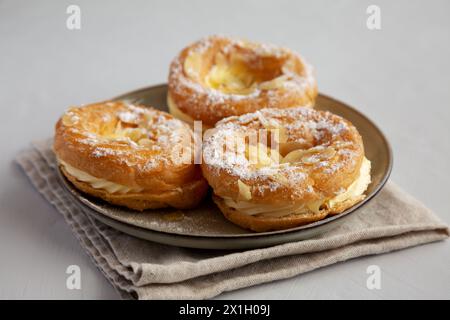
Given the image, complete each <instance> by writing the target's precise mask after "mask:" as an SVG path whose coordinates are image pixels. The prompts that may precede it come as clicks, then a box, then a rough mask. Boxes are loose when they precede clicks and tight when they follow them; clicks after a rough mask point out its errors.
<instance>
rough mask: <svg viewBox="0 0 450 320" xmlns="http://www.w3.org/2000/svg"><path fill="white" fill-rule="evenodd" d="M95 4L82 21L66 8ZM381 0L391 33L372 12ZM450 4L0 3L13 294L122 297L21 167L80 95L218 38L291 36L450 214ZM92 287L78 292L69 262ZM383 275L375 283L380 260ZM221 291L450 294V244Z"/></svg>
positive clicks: (405, 173)
mask: <svg viewBox="0 0 450 320" xmlns="http://www.w3.org/2000/svg"><path fill="white" fill-rule="evenodd" d="M70 4H77V5H79V6H80V8H81V23H82V24H81V30H72V31H71V30H68V29H67V28H66V19H67V16H68V15H67V14H66V8H67V6H68V5H70ZM370 4H376V5H378V6H379V7H380V8H381V27H382V28H381V30H375V31H374V30H369V29H368V28H367V27H366V19H367V16H368V15H367V14H366V8H367V7H368V5H370ZM449 12H450V2H449V1H445V0H443V1H378V0H371V1H361V0H359V1H357V0H355V1H310V2H306V1H260V0H259V1H256V0H254V1H245V0H240V1H238V0H236V1H235V0H228V1H223V0H220V1H192V0H191V1H114V3H113V2H112V1H108V2H107V1H78V0H71V1H66V0H63V1H4V0H2V1H0V57H1V59H0V108H1V129H0V130H1V135H0V143H1V155H0V186H1V187H0V254H1V259H0V261H1V262H0V298H3V299H19V298H55V299H72V298H73V299H80V298H81V299H90V298H94V299H108V298H109V299H115V298H118V295H117V293H116V292H115V291H114V289H113V288H112V287H111V285H110V284H109V283H108V282H107V281H106V279H105V278H104V277H103V276H102V274H101V273H100V271H98V270H97V269H96V268H95V267H94V265H93V264H92V263H91V262H90V260H89V258H88V257H87V255H86V254H85V253H84V252H83V250H82V249H81V247H80V246H79V245H78V243H77V240H76V239H75V238H74V236H73V235H72V234H71V232H70V230H69V228H68V226H67V225H66V224H65V223H64V221H63V219H62V217H61V216H60V215H59V214H58V213H57V212H56V211H55V210H54V209H53V207H52V206H51V205H50V204H48V203H47V202H46V201H44V199H43V198H42V197H41V196H40V195H39V194H38V193H37V192H36V191H35V190H34V189H33V188H32V187H31V185H30V184H29V182H28V181H27V179H26V178H25V176H24V175H23V173H22V172H21V171H20V170H19V168H18V167H17V166H16V165H15V164H14V162H13V159H14V157H15V155H16V154H17V152H18V151H19V150H21V149H24V148H25V147H27V146H28V145H29V143H30V141H31V140H33V139H39V138H46V137H49V136H51V135H52V131H53V125H54V123H55V121H56V120H57V118H58V117H59V116H60V115H61V113H62V112H63V110H65V109H66V107H68V106H69V105H77V104H81V103H88V102H93V101H98V100H102V99H106V98H108V97H112V96H116V95H118V94H120V93H123V92H127V91H129V90H133V89H135V88H139V87H144V86H148V85H152V84H157V83H161V82H164V81H165V80H166V77H167V71H168V65H169V62H170V60H171V59H172V58H173V56H174V55H175V54H176V53H177V52H178V51H179V50H180V49H181V48H182V47H183V46H184V45H186V44H187V43H189V42H192V41H193V40H196V39H198V38H200V37H202V36H204V35H208V34H216V33H219V34H227V35H236V36H242V37H246V38H248V39H255V40H259V41H266V42H272V43H276V44H281V45H285V46H288V47H291V48H293V49H295V50H298V51H299V52H301V53H302V54H303V55H304V56H305V57H306V58H307V59H308V60H309V61H310V62H311V63H312V64H313V65H314V66H315V67H316V71H317V77H318V81H319V87H320V91H321V92H324V93H326V94H329V95H331V96H334V97H336V98H339V99H341V100H343V101H345V102H347V103H349V104H351V105H354V106H355V107H357V108H358V109H359V110H361V111H362V112H364V113H365V114H367V115H368V116H369V117H370V118H371V119H373V120H374V121H375V122H376V123H377V124H378V125H379V126H380V127H381V128H382V130H383V131H384V132H385V133H386V135H387V137H388V138H389V139H390V141H391V143H392V146H393V149H394V155H395V165H394V171H393V174H392V180H394V181H396V182H397V183H398V184H399V185H400V186H402V187H403V188H404V189H406V190H407V191H408V192H410V193H411V194H413V195H414V196H415V197H417V198H418V199H420V200H421V201H423V202H424V203H425V204H426V205H427V206H428V207H430V208H431V209H433V210H434V211H435V212H436V213H437V214H438V215H439V216H440V217H441V218H442V219H443V220H444V221H446V222H449V221H450V211H449V207H450V196H449V195H450V194H449V187H448V180H449V160H450V157H449V156H450V144H449V137H450V126H449V123H450V106H449V101H450V59H449V57H450V19H449V18H448V13H449ZM71 264H76V265H79V266H80V268H81V274H82V289H81V290H68V289H66V277H67V275H66V273H65V271H66V268H67V266H68V265H71ZM371 264H376V265H378V266H380V268H381V271H382V288H381V290H368V289H367V288H366V279H367V274H366V268H367V266H368V265H371ZM219 298H231V299H238V298H244V299H245V298H254V299H270V298H271V299H316V298H325V299H329V298H374V299H378V298H387V299H390V298H446V299H448V298H450V242H449V241H445V242H440V243H434V244H429V245H424V246H420V247H416V248H411V249H407V250H403V251H400V252H394V253H390V254H385V255H380V256H371V257H365V258H360V259H356V260H352V261H347V262H345V263H340V264H336V265H333V266H329V267H326V268H322V269H320V270H316V271H313V272H310V273H307V274H304V275H301V276H297V277H294V278H291V279H287V280H283V281H278V282H274V283H269V284H264V285H260V286H255V287H252V288H247V289H243V290H239V291H235V292H230V293H225V294H223V295H221V296H220V297H219Z"/></svg>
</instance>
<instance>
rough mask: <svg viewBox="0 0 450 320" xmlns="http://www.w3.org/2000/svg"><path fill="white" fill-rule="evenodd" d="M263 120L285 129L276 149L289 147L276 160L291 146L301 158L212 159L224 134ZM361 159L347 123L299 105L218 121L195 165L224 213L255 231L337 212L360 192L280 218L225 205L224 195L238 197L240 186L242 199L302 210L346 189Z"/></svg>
mask: <svg viewBox="0 0 450 320" xmlns="http://www.w3.org/2000/svg"><path fill="white" fill-rule="evenodd" d="M267 123H271V124H272V126H273V124H274V123H275V124H276V125H277V127H278V129H279V130H284V131H285V132H284V133H285V135H286V140H285V141H284V142H283V143H280V144H279V147H280V150H282V147H283V145H294V146H295V148H294V149H292V148H290V149H289V150H288V151H287V152H288V154H287V155H286V154H282V155H281V158H282V159H283V157H285V158H284V159H287V158H288V157H289V153H293V154H295V152H297V150H299V154H301V155H303V156H302V157H300V158H298V159H296V160H295V161H293V162H288V163H284V164H280V163H271V164H268V165H266V166H262V167H258V165H257V164H256V165H255V164H252V163H250V161H249V160H248V159H247V158H246V156H245V155H242V157H239V154H238V155H237V156H238V157H237V158H238V159H240V160H239V161H236V158H233V157H231V156H229V155H225V156H224V157H222V158H221V159H222V160H221V159H217V158H216V156H215V155H216V150H223V149H224V146H225V144H226V141H227V140H226V139H227V138H229V137H230V136H233V135H237V136H239V135H241V134H242V133H244V134H248V132H251V131H257V130H260V129H263V128H266V124H267ZM296 149H297V150H296ZM234 151H236V150H234ZM280 152H281V151H280ZM281 153H282V152H281ZM223 159H233V161H234V162H231V163H228V161H227V160H223ZM363 160H364V146H363V142H362V138H361V136H360V134H359V133H358V131H357V130H356V128H355V127H354V126H353V125H352V124H351V123H350V122H349V121H347V120H345V119H343V118H341V117H339V116H337V115H334V114H331V113H329V112H324V111H316V110H312V109H308V108H302V107H299V108H290V109H263V110H260V111H258V112H255V113H252V114H246V115H242V116H240V117H229V118H226V119H223V120H222V121H220V122H218V123H217V124H216V128H215V129H214V130H212V131H210V132H209V134H208V132H207V133H206V137H205V140H204V148H203V163H202V165H201V168H202V171H203V175H204V176H205V178H206V180H207V181H208V182H209V184H210V185H211V187H212V189H213V191H214V194H215V197H214V201H215V202H216V204H217V205H218V206H219V208H220V210H221V211H222V212H223V214H224V215H225V217H226V218H227V219H229V220H230V221H232V222H233V223H235V224H237V225H240V226H242V227H244V228H248V229H251V230H254V231H258V232H260V231H269V230H278V229H285V228H291V227H295V226H299V225H303V224H306V223H310V222H313V221H318V220H321V219H323V218H324V217H326V216H327V215H329V214H337V213H341V212H343V211H344V210H346V209H347V208H349V207H351V206H352V205H354V204H356V203H357V202H359V201H361V200H362V199H363V198H364V195H355V196H353V197H351V198H350V199H346V200H345V201H342V202H340V203H336V204H334V205H333V206H332V207H327V206H326V205H325V206H321V207H320V208H318V210H316V211H313V210H306V211H304V212H303V211H302V212H303V213H301V214H291V215H286V216H282V217H270V216H264V215H260V214H256V215H249V214H246V213H243V212H240V211H238V210H237V209H235V208H232V207H230V206H229V205H227V204H226V203H225V202H226V201H224V199H231V200H233V201H242V193H243V192H242V185H244V187H245V188H247V193H248V194H247V198H246V199H245V201H246V203H249V204H252V205H261V206H264V205H269V206H271V207H272V208H273V207H277V206H279V207H280V208H281V207H283V206H287V205H288V206H290V205H291V206H302V205H305V208H307V205H308V204H311V203H317V202H319V203H320V202H321V201H325V200H326V199H332V198H334V197H335V196H336V195H338V194H340V193H342V192H343V190H346V189H347V188H348V187H349V186H350V185H351V184H352V183H353V182H355V180H356V179H357V178H358V177H359V175H360V169H361V165H362V162H363ZM282 161H283V160H281V162H282ZM369 170H370V169H369ZM366 187H367V186H366ZM319 209H320V210H319Z"/></svg>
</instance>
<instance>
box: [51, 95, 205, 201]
mask: <svg viewBox="0 0 450 320" xmlns="http://www.w3.org/2000/svg"><path fill="white" fill-rule="evenodd" d="M192 138H193V133H192V130H191V128H190V127H189V125H187V124H186V123H184V122H182V121H180V120H178V119H175V118H174V117H172V116H171V115H170V114H168V113H165V112H162V111H159V110H156V109H153V108H147V107H141V106H137V105H132V104H129V103H126V102H102V103H96V104H91V105H87V106H84V107H74V108H70V109H69V110H68V111H67V112H66V113H65V114H64V115H63V116H62V117H61V119H60V120H59V121H58V123H57V124H56V133H55V140H54V151H55V153H56V157H57V160H58V162H59V166H60V169H61V171H62V173H63V174H64V175H65V176H66V177H67V179H68V180H70V181H71V182H72V183H73V184H74V185H75V187H77V188H78V189H79V190H81V191H83V192H85V193H87V194H89V195H92V196H95V197H99V198H102V199H104V200H106V201H108V202H110V203H112V204H116V205H120V206H125V207H128V208H131V209H135V210H145V209H155V208H163V207H168V206H171V207H175V208H191V207H194V206H196V205H197V204H198V203H199V202H200V201H201V200H202V198H203V197H204V195H205V194H206V192H207V189H208V185H207V183H206V181H205V179H204V178H203V177H202V174H201V170H200V167H199V166H197V165H194V162H193V161H192V156H193V152H191V151H192V148H193V144H191V139H192Z"/></svg>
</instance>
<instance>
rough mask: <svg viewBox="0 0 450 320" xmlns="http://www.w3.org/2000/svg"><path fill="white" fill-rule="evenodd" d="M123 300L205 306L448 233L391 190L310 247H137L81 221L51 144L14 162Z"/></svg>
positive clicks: (36, 147) (136, 241)
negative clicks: (200, 303) (61, 178)
mask: <svg viewBox="0 0 450 320" xmlns="http://www.w3.org/2000/svg"><path fill="white" fill-rule="evenodd" d="M17 162H18V163H19V164H20V166H21V167H22V168H23V170H24V172H25V174H26V175H27V176H28V177H29V179H30V180H31V182H32V184H33V185H34V186H35V188H36V189H37V190H38V191H39V192H40V193H41V194H42V195H43V196H44V198H45V199H47V200H48V201H49V202H51V203H52V204H53V205H54V206H55V208H56V209H57V210H58V211H59V212H60V213H61V214H62V215H63V217H64V219H65V220H66V222H67V223H68V224H69V226H70V228H71V229H72V232H73V233H74V235H75V236H76V237H77V238H78V240H79V241H80V244H81V246H82V247H83V248H84V249H85V250H86V252H87V254H88V255H89V257H90V258H91V259H92V261H93V262H94V264H95V265H96V266H97V267H98V268H99V269H100V270H101V271H102V272H103V274H104V275H105V276H106V277H107V278H108V280H109V281H110V282H111V284H112V285H113V286H114V287H115V288H116V289H117V290H118V292H119V293H120V294H121V296H122V297H123V298H138V299H203V298H211V297H214V296H216V295H218V294H220V293H221V292H225V291H231V290H236V289H239V288H244V287H248V286H253V285H256V284H259V283H264V282H269V281H273V280H278V279H284V278H289V277H293V276H295V275H298V274H301V273H304V272H307V271H311V270H314V269H317V268H320V267H323V266H327V265H330V264H333V263H336V262H340V261H345V260H348V259H352V258H356V257H360V256H365V255H370V254H379V253H384V252H389V251H393V250H399V249H403V248H407V247H411V246H416V245H419V244H424V243H428V242H432V241H437V240H442V239H445V238H447V237H449V229H448V227H447V226H446V225H445V224H444V223H443V222H441V221H440V220H439V219H438V218H437V217H436V216H435V215H434V214H433V213H432V212H431V211H430V210H429V209H427V208H426V207H424V206H423V205H422V204H421V203H419V202H418V201H417V200H415V199H414V198H412V197H411V196H409V195H408V194H406V193H405V192H403V191H402V190H401V189H399V188H398V187H397V186H396V185H394V184H393V183H388V184H387V185H386V186H385V187H384V189H383V190H382V191H381V192H380V193H379V194H378V195H377V196H376V198H375V199H373V200H372V201H371V202H370V203H368V204H366V205H365V206H364V207H363V208H361V209H360V210H358V211H357V212H355V213H353V214H351V215H350V216H348V218H347V219H346V221H345V223H343V224H341V225H340V226H338V227H336V228H334V229H333V230H332V231H329V232H328V233H326V234H322V235H320V236H317V237H315V238H313V239H309V240H305V241H299V242H293V243H287V244H282V245H277V246H274V247H269V248H263V249H256V250H255V249H254V250H246V251H212V250H199V249H187V248H179V247H172V246H167V245H162V244H158V243H153V242H149V241H144V240H140V239H137V238H134V237H132V236H128V235H126V234H124V233H121V232H119V231H116V230H114V229H112V228H110V227H108V226H106V225H104V224H102V223H100V222H98V221H96V220H94V219H92V218H91V217H90V216H89V215H87V214H85V213H84V212H83V211H82V210H81V209H80V207H79V206H78V205H77V204H76V203H74V201H73V200H72V198H71V196H70V195H69V194H68V193H67V192H66V191H65V190H64V189H63V187H62V186H61V185H60V184H59V182H58V178H57V174H56V171H55V169H56V162H55V158H54V155H53V152H52V151H51V144H50V141H41V142H36V143H34V144H33V147H32V148H30V149H28V150H25V151H23V152H22V153H20V154H19V155H18V156H17Z"/></svg>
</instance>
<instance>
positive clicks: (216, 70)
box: [184, 52, 289, 95]
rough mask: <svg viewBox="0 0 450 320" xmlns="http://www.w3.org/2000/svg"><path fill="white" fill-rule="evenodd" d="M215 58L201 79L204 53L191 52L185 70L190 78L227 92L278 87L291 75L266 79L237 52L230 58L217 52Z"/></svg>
mask: <svg viewBox="0 0 450 320" xmlns="http://www.w3.org/2000/svg"><path fill="white" fill-rule="evenodd" d="M214 59H215V64H214V65H213V66H212V67H211V68H210V70H209V71H208V72H207V74H206V75H205V77H204V79H200V74H199V70H201V69H202V66H203V63H204V62H203V59H202V55H201V54H199V53H196V52H191V53H190V54H189V55H188V56H187V58H186V60H185V61H184V70H185V72H186V74H187V75H188V76H189V77H190V78H192V79H195V80H197V81H200V82H202V83H204V84H205V85H206V86H207V87H209V88H212V89H215V90H219V91H221V92H223V93H225V94H237V95H249V94H251V93H253V92H255V90H257V89H263V90H270V89H276V88H280V87H282V86H283V84H284V82H285V81H286V80H288V79H289V76H287V75H286V74H284V73H283V74H282V75H280V76H278V77H275V78H273V79H270V80H267V81H264V80H263V79H260V77H258V75H257V74H254V73H253V72H252V71H251V70H250V69H249V68H248V67H247V65H246V62H245V60H246V59H245V58H243V57H241V55H239V54H237V53H235V54H231V55H230V56H229V57H228V58H227V57H225V56H224V54H222V53H217V54H216V56H215V58H214Z"/></svg>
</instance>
